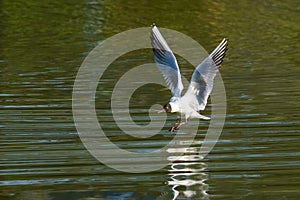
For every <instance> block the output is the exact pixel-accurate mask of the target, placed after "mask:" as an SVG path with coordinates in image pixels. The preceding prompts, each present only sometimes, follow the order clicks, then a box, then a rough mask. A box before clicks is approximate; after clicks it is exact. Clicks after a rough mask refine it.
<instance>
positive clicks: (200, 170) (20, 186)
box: [0, 0, 300, 200]
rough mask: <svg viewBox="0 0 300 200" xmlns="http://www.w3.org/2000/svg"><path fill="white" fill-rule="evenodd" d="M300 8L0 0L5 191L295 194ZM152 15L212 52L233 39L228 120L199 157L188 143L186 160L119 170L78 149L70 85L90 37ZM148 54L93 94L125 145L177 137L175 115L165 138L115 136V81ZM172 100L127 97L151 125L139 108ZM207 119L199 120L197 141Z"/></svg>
mask: <svg viewBox="0 0 300 200" xmlns="http://www.w3.org/2000/svg"><path fill="white" fill-rule="evenodd" d="M299 12H300V3H299V2H298V1H293V0H289V1H284V2H282V1H268V0H265V1H194V2H192V1H181V2H179V1H178V2H175V1H170V0H168V1H163V2H162V1H142V2H141V1H79V0H76V1H51V2H49V1H43V0H42V1H30V0H27V1H18V0H17V1H6V0H4V1H1V2H0V155H1V156H0V199H3V200H20V199H22V200H23V199H24V200H27V199H39V200H44V199H45V200H50V199H51V200H65V199H71V200H91V199H93V200H98V199H99V200H100V199H116V200H118V199H230V200H231V199H288V200H289V199H298V198H299V197H300V159H299V156H300V151H299V146H300V136H299V134H300V125H299V124H300V113H299V100H300V87H299V85H300V54H299V53H300V37H299V36H300V35H299V33H300V23H299V21H300V15H299ZM154 22H155V23H156V24H157V26H159V27H165V28H169V29H174V30H176V31H179V32H182V33H184V34H186V35H188V36H190V37H192V38H193V39H194V40H196V41H197V42H199V43H200V44H201V45H202V46H203V47H204V48H205V49H207V51H211V50H212V49H213V48H214V47H215V46H216V45H217V44H218V42H219V41H220V40H221V39H222V38H223V37H227V38H228V40H229V50H228V52H227V56H226V58H225V60H224V63H223V67H222V69H221V74H222V78H223V81H224V85H225V88H226V96H227V115H226V122H225V125H224V129H223V132H222V135H221V137H220V139H219V141H218V143H217V144H216V146H215V147H214V149H213V151H212V152H211V153H210V154H209V155H208V156H207V157H205V158H204V159H194V160H193V158H194V157H193V156H195V155H197V152H198V151H199V148H200V145H199V143H195V144H194V145H192V146H191V147H189V148H188V149H187V152H188V153H187V155H186V157H185V159H182V160H179V161H176V162H174V163H172V162H170V163H169V165H167V166H166V167H165V168H163V169H161V170H158V171H154V172H149V173H141V174H131V173H124V172H119V171H116V170H114V169H111V168H109V167H107V166H105V165H104V164H101V163H100V162H99V161H97V160H96V159H95V158H94V157H93V156H91V155H90V154H89V152H88V151H87V150H86V149H85V147H84V146H83V144H82V142H81V140H80V138H79V136H78V133H77V130H76V127H75V125H74V121H73V115H72V90H73V84H74V80H75V77H76V73H77V71H78V69H79V67H80V65H81V63H82V62H83V60H84V58H85V57H86V56H87V55H88V53H89V52H90V51H91V50H92V49H93V48H94V47H95V46H97V44H99V43H100V42H101V41H103V40H105V39H107V38H108V37H111V36H113V35H114V34H117V33H119V32H122V31H125V30H129V29H133V28H139V27H149V28H150V25H151V24H152V23H154ZM151 62H153V57H152V53H151V50H145V51H138V52H133V53H132V54H128V55H126V56H124V57H122V58H120V59H118V60H117V61H116V62H115V63H113V64H112V66H111V68H110V69H111V70H108V71H107V72H106V77H105V79H104V80H103V81H102V82H101V84H100V85H99V87H98V90H97V95H96V108H97V115H98V119H99V121H100V123H101V124H102V125H103V126H104V127H105V130H106V131H107V133H108V134H110V136H111V140H112V141H113V142H114V143H115V144H117V145H118V146H120V147H122V148H125V149H130V150H132V149H133V150H135V151H141V152H143V151H148V150H149V149H155V148H160V147H161V145H163V144H166V143H168V141H169V140H170V137H172V135H170V133H168V131H167V128H168V126H170V125H171V123H172V120H173V118H174V116H169V119H170V120H168V122H167V124H166V128H165V130H163V131H162V134H159V135H157V136H155V137H151V138H148V139H145V140H141V139H139V140H137V139H135V138H132V137H127V136H126V135H124V134H122V133H121V131H120V130H119V129H118V127H117V126H116V124H115V123H114V121H113V118H112V116H111V111H110V106H109V105H110V95H111V91H112V89H113V84H114V83H115V82H116V79H118V78H119V77H120V76H121V75H122V74H123V73H124V71H126V70H128V69H129V68H130V66H137V65H140V64H144V63H151ZM179 64H180V66H181V69H182V74H183V75H186V76H187V77H189V76H190V75H191V73H192V71H193V68H192V66H190V65H189V64H187V63H186V62H185V60H183V59H181V58H179ZM141 75H143V74H141ZM157 91H160V92H159V95H157V96H153V94H155V93H156V92H157ZM169 97H170V93H169V92H168V91H164V90H162V88H160V87H158V86H155V87H149V88H148V89H147V88H145V89H144V90H143V89H140V90H138V91H137V93H136V94H135V96H134V97H133V99H132V102H131V108H132V116H133V118H135V119H136V120H137V121H136V123H141V124H143V123H148V122H149V118H148V113H147V112H146V111H145V109H148V108H149V107H150V106H151V105H152V104H154V103H160V104H163V103H165V102H166V101H167V100H168V99H169ZM209 110H210V107H208V109H207V111H205V112H204V114H207V115H209V112H210V111H209ZM120 112H122V110H120ZM175 117H176V116H175ZM207 126H208V122H205V121H201V122H200V126H199V131H198V137H197V138H196V139H198V140H199V141H200V140H201V139H203V136H204V134H205V130H206V128H207ZM112 159H113V158H112ZM114 159H115V158H114ZM150 164H151V163H149V165H150ZM132 167H135V166H132Z"/></svg>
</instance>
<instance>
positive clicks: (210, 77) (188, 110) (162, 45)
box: [150, 24, 227, 132]
mask: <svg viewBox="0 0 300 200" xmlns="http://www.w3.org/2000/svg"><path fill="white" fill-rule="evenodd" d="M150 40H151V45H152V48H153V53H154V59H155V62H156V65H157V67H158V69H159V70H160V71H161V73H162V75H163V77H164V79H165V81H166V83H167V86H168V88H169V89H170V90H171V92H172V97H171V99H170V100H169V103H167V104H165V105H164V107H163V109H162V110H160V111H159V113H161V112H168V113H181V114H183V115H184V116H185V121H183V122H180V121H181V120H180V119H177V120H176V122H175V124H174V126H173V127H172V128H171V129H170V131H172V132H174V130H178V129H179V128H180V127H181V126H182V125H184V124H187V122H188V119H189V118H198V119H204V120H209V119H210V118H209V117H206V116H204V115H201V114H200V113H199V111H200V110H204V109H205V106H206V104H207V99H208V97H209V95H210V93H211V91H212V89H213V84H214V78H215V76H216V74H217V72H218V71H219V68H220V67H221V63H222V62H223V58H224V56H225V53H226V51H227V39H226V38H224V39H223V40H222V41H221V43H220V44H219V45H218V46H217V47H216V48H215V50H213V51H212V53H211V54H210V55H209V56H208V57H206V58H205V59H204V60H203V61H202V62H201V63H200V64H199V65H198V66H197V67H196V69H195V71H194V72H193V74H192V78H191V81H190V84H189V87H188V89H187V91H186V93H185V94H184V95H183V96H181V92H182V90H183V84H182V81H181V74H180V70H179V66H178V63H177V60H176V57H175V55H174V54H173V52H172V50H171V49H170V47H169V45H168V44H167V42H166V40H165V39H164V38H163V36H162V35H161V33H160V32H159V30H158V28H157V27H156V25H155V24H153V25H152V27H151V33H150Z"/></svg>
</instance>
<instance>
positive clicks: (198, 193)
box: [167, 142, 209, 200]
mask: <svg viewBox="0 0 300 200" xmlns="http://www.w3.org/2000/svg"><path fill="white" fill-rule="evenodd" d="M193 143H194V144H195V142H193ZM199 143H200V142H199ZM167 151H168V153H170V156H169V157H168V160H169V161H170V169H169V170H168V171H169V176H170V180H169V181H168V185H169V186H171V189H172V191H173V198H172V199H173V200H175V199H177V200H178V199H209V195H208V193H207V192H208V188H209V187H208V185H207V184H206V183H205V181H206V180H207V179H208V174H207V173H206V164H205V163H204V162H203V157H201V156H200V155H199V151H200V147H199V146H198V147H187V148H186V147H185V148H180V147H179V148H169V149H168V150H167ZM176 153H177V154H178V153H182V156H180V157H178V156H173V155H172V154H176Z"/></svg>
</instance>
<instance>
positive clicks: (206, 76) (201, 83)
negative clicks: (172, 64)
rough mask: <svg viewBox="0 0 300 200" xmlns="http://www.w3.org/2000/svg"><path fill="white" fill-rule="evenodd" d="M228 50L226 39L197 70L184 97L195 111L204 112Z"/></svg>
mask: <svg viewBox="0 0 300 200" xmlns="http://www.w3.org/2000/svg"><path fill="white" fill-rule="evenodd" d="M226 50H227V40H226V39H225V38H224V39H223V40H222V42H221V43H220V44H219V45H218V46H217V47H216V49H215V50H214V51H213V52H212V53H211V54H210V55H209V56H208V57H207V58H205V59H204V60H203V61H202V63H201V64H199V65H198V66H197V68H196V69H195V71H194V73H193V75H192V79H191V82H190V85H189V88H188V90H187V92H186V93H185V95H184V96H183V97H182V98H183V99H184V101H185V102H187V103H189V105H190V106H191V107H192V108H193V109H194V110H197V111H199V110H204V109H205V106H206V104H207V99H208V96H209V95H210V93H211V91H212V89H213V84H214V78H215V76H216V74H217V72H218V69H219V68H220V67H221V63H222V62H223V58H224V56H225V53H226Z"/></svg>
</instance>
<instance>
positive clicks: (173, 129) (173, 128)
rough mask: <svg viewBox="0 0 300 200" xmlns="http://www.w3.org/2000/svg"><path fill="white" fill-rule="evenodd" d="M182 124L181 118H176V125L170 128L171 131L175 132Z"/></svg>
mask: <svg viewBox="0 0 300 200" xmlns="http://www.w3.org/2000/svg"><path fill="white" fill-rule="evenodd" d="M180 126H181V123H180V118H179V119H176V121H175V123H174V125H173V126H172V127H171V128H170V129H169V131H170V132H174V131H175V130H179V128H180Z"/></svg>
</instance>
